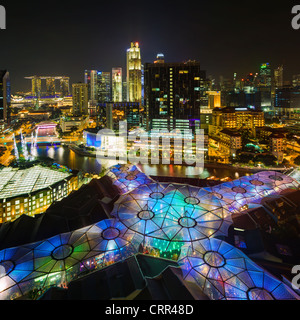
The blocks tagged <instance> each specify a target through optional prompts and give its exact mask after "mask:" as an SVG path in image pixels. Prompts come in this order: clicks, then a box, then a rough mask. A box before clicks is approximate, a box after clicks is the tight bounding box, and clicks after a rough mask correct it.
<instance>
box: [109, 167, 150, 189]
mask: <svg viewBox="0 0 300 320" xmlns="http://www.w3.org/2000/svg"><path fill="white" fill-rule="evenodd" d="M106 175H107V176H108V177H110V178H111V180H112V182H113V185H115V186H117V187H118V189H119V190H120V193H121V194H124V193H127V192H129V191H131V190H133V189H135V188H137V187H138V186H141V185H144V184H148V183H151V182H153V180H152V179H151V178H150V177H149V176H147V175H146V174H145V173H143V172H141V171H140V169H139V168H138V167H137V166H135V165H129V164H123V165H120V164H119V165H116V166H113V167H111V168H110V169H109V170H108V171H107V172H106Z"/></svg>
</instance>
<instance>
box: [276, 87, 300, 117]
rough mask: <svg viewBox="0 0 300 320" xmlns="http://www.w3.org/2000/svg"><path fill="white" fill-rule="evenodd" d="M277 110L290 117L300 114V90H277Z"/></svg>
mask: <svg viewBox="0 0 300 320" xmlns="http://www.w3.org/2000/svg"><path fill="white" fill-rule="evenodd" d="M274 107H275V110H276V111H277V112H278V113H279V114H281V115H287V116H290V115H292V114H294V113H299V112H300V88H299V87H294V86H283V87H282V88H278V89H276V90H275V102H274Z"/></svg>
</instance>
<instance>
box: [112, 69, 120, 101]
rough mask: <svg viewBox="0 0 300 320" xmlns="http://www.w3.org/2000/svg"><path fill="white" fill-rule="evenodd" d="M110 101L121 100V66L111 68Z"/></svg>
mask: <svg viewBox="0 0 300 320" xmlns="http://www.w3.org/2000/svg"><path fill="white" fill-rule="evenodd" d="M112 101H113V102H121V101H123V81H122V68H113V69H112Z"/></svg>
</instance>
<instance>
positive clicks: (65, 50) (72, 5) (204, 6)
mask: <svg viewBox="0 0 300 320" xmlns="http://www.w3.org/2000/svg"><path fill="white" fill-rule="evenodd" d="M62 2H63V3H62ZM1 4H2V5H4V6H5V8H6V11H7V30H0V39H1V50H0V68H1V69H8V70H9V72H10V74H11V82H12V91H13V93H14V92H16V91H22V90H27V91H29V90H30V82H29V81H27V80H25V79H24V77H25V76H32V75H35V74H36V75H41V76H43V75H47V76H49V75H50V76H51V75H53V76H54V75H57V76H59V75H65V76H70V77H71V83H72V82H78V81H83V73H84V70H85V69H97V70H100V71H111V68H112V67H118V66H121V67H123V68H124V73H125V67H126V49H127V48H128V47H129V46H130V42H131V41H134V42H135V41H138V42H139V43H140V46H141V52H142V62H143V63H145V62H152V61H154V59H155V57H156V54H157V53H159V52H162V53H164V54H165V59H166V61H167V62H180V61H184V60H188V59H195V60H198V61H200V63H201V65H202V69H204V70H206V71H207V74H208V75H212V76H213V77H214V78H215V79H217V80H218V79H219V77H220V75H223V76H224V77H228V78H229V77H232V74H233V73H234V72H237V73H238V77H239V78H242V77H243V76H244V75H245V74H247V73H250V72H257V71H258V69H259V65H260V63H263V62H270V63H271V66H272V67H277V66H278V65H279V64H284V67H285V74H284V78H285V80H290V78H291V76H292V75H293V74H297V73H300V62H299V56H300V30H298V31H296V30H293V29H292V27H291V19H292V17H293V15H292V14H291V10H292V7H293V6H294V5H296V4H300V0H299V1H298V3H297V1H289V0H284V1H280V2H275V1H269V0H267V1H264V0H261V1H256V0H255V1H245V2H244V1H224V0H223V1H213V0H211V1H207V0H206V1H203V0H198V1H190V0H181V1H178V0H172V1H171V0H170V1H166V0H158V1H142V0H140V1H136V0H130V1H129V0H122V1H121V0H115V1H112V0H106V1H103V0H100V1H96V2H95V1H81V2H80V3H79V2H76V1H56V0H50V1H36V0H34V1H22V2H20V1H14V0H9V1H2V2H1Z"/></svg>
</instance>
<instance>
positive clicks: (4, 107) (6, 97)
mask: <svg viewBox="0 0 300 320" xmlns="http://www.w3.org/2000/svg"><path fill="white" fill-rule="evenodd" d="M10 97H11V91H10V78H9V72H8V71H7V70H1V71H0V121H1V120H2V121H5V122H8V121H9V118H10Z"/></svg>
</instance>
